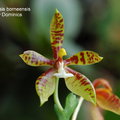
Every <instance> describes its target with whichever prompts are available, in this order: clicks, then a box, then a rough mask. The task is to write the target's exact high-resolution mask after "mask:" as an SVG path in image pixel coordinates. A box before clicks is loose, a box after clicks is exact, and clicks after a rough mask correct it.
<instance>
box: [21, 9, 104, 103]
mask: <svg viewBox="0 0 120 120" xmlns="http://www.w3.org/2000/svg"><path fill="white" fill-rule="evenodd" d="M63 39H64V19H63V16H62V15H61V13H60V12H59V11H58V10H57V9H56V12H55V14H54V16H53V18H52V21H51V24H50V40H51V47H52V51H53V59H52V60H50V59H48V58H46V57H44V56H43V55H41V54H39V53H37V52H35V51H32V50H27V51H25V52H24V53H23V54H21V55H20V57H21V58H22V59H23V61H24V62H25V63H26V64H27V65H30V66H51V68H50V69H48V70H47V71H46V72H45V73H43V74H42V75H40V76H39V77H38V78H37V80H36V83H35V86H36V91H37V94H38V96H39V97H40V102H41V105H42V104H44V103H45V102H46V101H47V100H48V98H49V97H50V96H51V95H52V94H53V93H54V92H55V88H56V81H57V79H59V78H64V79H65V84H66V86H67V88H68V89H69V90H70V91H71V92H72V93H74V94H76V95H78V96H82V97H83V98H84V99H86V100H88V101H90V102H92V103H94V104H95V103H96V94H95V90H94V87H93V85H92V83H91V82H90V81H89V79H88V78H87V77H85V76H84V75H83V74H81V73H79V72H76V71H75V70H73V69H71V68H69V67H67V66H69V65H90V64H94V63H98V62H100V61H101V60H102V57H100V56H99V55H98V54H97V53H96V52H92V51H82V52H78V53H77V54H75V55H73V56H72V57H70V58H68V59H66V60H63V56H65V55H67V53H66V51H65V49H64V48H62V43H63Z"/></svg>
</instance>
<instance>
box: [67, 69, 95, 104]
mask: <svg viewBox="0 0 120 120" xmlns="http://www.w3.org/2000/svg"><path fill="white" fill-rule="evenodd" d="M66 72H68V73H72V74H73V75H74V76H73V77H68V78H66V79H65V83H66V86H67V88H68V89H69V90H70V91H71V92H73V93H75V94H76V95H78V96H82V97H83V98H84V99H85V100H87V101H90V102H92V103H93V104H96V93H95V90H94V87H93V85H92V83H91V82H90V80H88V78H87V77H85V76H84V75H82V74H81V73H78V72H76V71H74V70H72V69H70V68H68V67H66Z"/></svg>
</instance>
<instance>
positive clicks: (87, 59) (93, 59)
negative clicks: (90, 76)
mask: <svg viewBox="0 0 120 120" xmlns="http://www.w3.org/2000/svg"><path fill="white" fill-rule="evenodd" d="M102 59H103V57H100V56H99V55H98V54H97V53H96V52H93V51H82V52H79V53H77V54H75V55H73V56H72V57H70V58H68V59H66V60H65V63H66V65H90V64H94V63H98V62H100V61H101V60H102Z"/></svg>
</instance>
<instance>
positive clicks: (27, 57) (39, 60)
mask: <svg viewBox="0 0 120 120" xmlns="http://www.w3.org/2000/svg"><path fill="white" fill-rule="evenodd" d="M19 56H20V57H21V58H22V59H23V61H24V62H25V63H26V64H28V65H30V66H41V65H49V66H52V65H53V64H54V62H53V60H49V59H48V58H46V57H44V56H42V55H41V54H39V53H37V52H35V51H32V50H27V51H25V52H24V53H23V54H20V55H19Z"/></svg>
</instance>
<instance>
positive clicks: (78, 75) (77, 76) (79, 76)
mask: <svg viewBox="0 0 120 120" xmlns="http://www.w3.org/2000/svg"><path fill="white" fill-rule="evenodd" d="M76 78H77V79H78V80H79V79H81V78H82V75H80V74H79V73H77V74H76ZM80 82H81V81H80Z"/></svg>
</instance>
